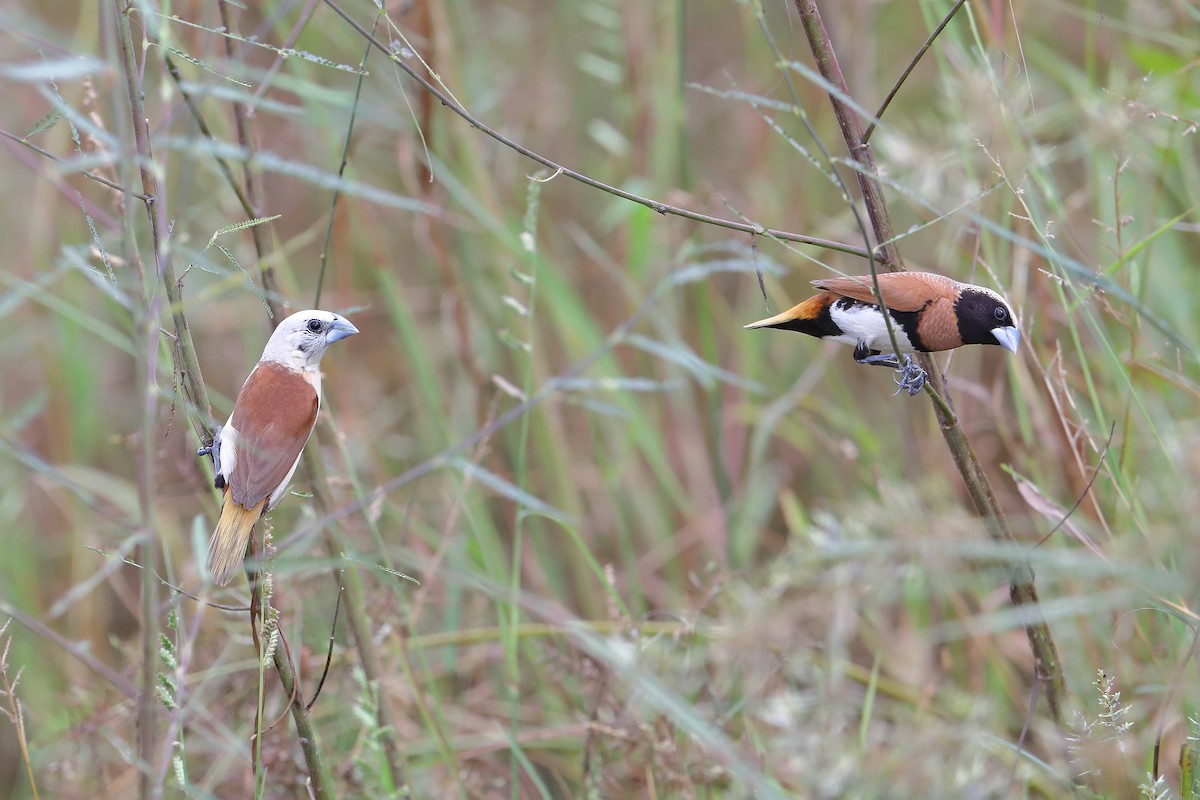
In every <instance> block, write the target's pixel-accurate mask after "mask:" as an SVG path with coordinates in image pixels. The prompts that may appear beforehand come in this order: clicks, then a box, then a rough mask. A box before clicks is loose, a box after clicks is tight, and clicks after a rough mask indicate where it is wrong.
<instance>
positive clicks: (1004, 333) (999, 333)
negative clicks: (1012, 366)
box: [992, 328, 1021, 353]
mask: <svg viewBox="0 0 1200 800" xmlns="http://www.w3.org/2000/svg"><path fill="white" fill-rule="evenodd" d="M992 336H995V337H996V341H997V342H999V343H1000V346H1001V347H1003V348H1004V349H1005V350H1007V351H1008V352H1010V353H1015V352H1017V345H1019V344H1020V343H1021V332H1020V331H1019V330H1017V329H1016V328H992Z"/></svg>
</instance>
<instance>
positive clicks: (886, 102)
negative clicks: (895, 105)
mask: <svg viewBox="0 0 1200 800" xmlns="http://www.w3.org/2000/svg"><path fill="white" fill-rule="evenodd" d="M966 4H967V0H958V2H956V3H955V4H954V6H953V7H952V8H951V9H950V10H949V11H947V12H946V16H944V17H942V21H941V23H939V24H938V26H937V27H936V28H934V29H933V32H932V33H930V34H929V37H928V38H927V39H925V43H924V44H922V45H921V47H920V49H918V50H917V52H916V53H915V54H914V55H913V57H912V60H911V61H909V62H908V66H907V67H905V68H904V72H903V73H901V75H900V77H899V78H897V79H896V82H895V83H894V84H892V90H891V91H890V92H888V94H887V97H885V98H883V102H882V103H881V104H880V105H879V110H878V111H876V112H875V117H874V119H872V120H871V124H870V125H868V126H867V130H866V132H864V133H863V135H862V139H861V140H860V141H861V142H862V143H863V144H866V143H867V142H869V141H871V134H872V133H874V132H875V128H876V127H877V126H878V125H879V119H880V118H881V117H882V116H883V112H885V111H887V108H888V106H890V105H891V104H892V100H894V99H895V98H896V95H897V94H898V93H899V92H900V87H901V86H903V85H904V82H905V81H906V80H908V76H909V75H911V74H912V71H913V70H914V69H916V68H917V64H919V63H920V61H921V59H922V58H924V56H925V53H927V52H928V51H929V48H930V47H932V46H933V42H934V40H935V39H937V37H938V36H940V35H941V34H942V31H944V30H945V29H946V26H947V25H949V24H950V20H952V19H954V15H955V14H957V13H958V10H959V9H960V8H962V7H963V6H964V5H966Z"/></svg>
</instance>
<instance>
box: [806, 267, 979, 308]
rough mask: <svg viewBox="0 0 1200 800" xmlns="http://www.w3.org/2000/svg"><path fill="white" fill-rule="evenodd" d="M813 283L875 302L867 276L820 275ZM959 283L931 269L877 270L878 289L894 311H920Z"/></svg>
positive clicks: (950, 296) (948, 296) (955, 290)
mask: <svg viewBox="0 0 1200 800" xmlns="http://www.w3.org/2000/svg"><path fill="white" fill-rule="evenodd" d="M812 283H813V286H816V287H817V288H818V289H824V290H825V291H827V292H833V293H834V294H840V295H842V296H844V297H849V298H852V299H854V300H860V301H862V302H864V303H875V302H876V300H875V292H874V291H873V289H872V286H871V276H870V275H860V276H855V277H849V278H822V279H821V280H819V281H813V282H812ZM959 287H960V284H959V283H958V281H956V280H954V279H953V278H947V277H946V276H945V275H937V274H935V273H932V272H881V273H879V291H880V292H881V293H882V294H883V302H884V303H885V304H886V305H887V307H888V308H894V309H895V310H896V311H920V310H921V309H922V308H924V307H925V306H926V305H928V304H929V302H930V301H931V300H932V301H936V300H941V299H947V300H952V299H953V298H954V297H956V296H957V295H958V291H959Z"/></svg>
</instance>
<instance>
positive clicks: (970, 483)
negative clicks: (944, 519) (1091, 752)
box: [796, 0, 1067, 730]
mask: <svg viewBox="0 0 1200 800" xmlns="http://www.w3.org/2000/svg"><path fill="white" fill-rule="evenodd" d="M796 9H797V11H799V13H800V18H801V21H802V24H803V26H804V32H805V34H806V36H807V37H808V42H809V47H810V48H811V49H812V53H813V59H814V60H815V61H816V64H817V69H818V71H819V72H820V73H821V76H822V77H823V78H825V80H826V81H828V82H829V84H830V85H832V86H834V87H835V88H836V89H837V92H830V93H829V101H830V103H832V104H833V112H834V115H835V116H836V117H837V121H838V127H839V128H840V129H841V132H842V138H843V139H845V141H846V146H847V148H849V150H850V155H851V157H852V158H854V160H855V161H857V162H858V163H859V165H860V167H861V168H860V169H857V170H855V177H856V178H857V180H858V186H859V190H860V191H861V192H862V197H863V204H864V205H865V207H866V209H867V216H868V218H869V219H870V220H871V229H872V232H873V233H874V235H875V240H876V241H878V242H883V243H884V244H883V245H881V246H880V250H881V253H880V262H881V263H883V264H885V265H886V266H887V267H888V268H889V269H891V270H893V271H896V272H900V271H903V270H904V261H903V259H902V258H901V257H900V251H899V249H898V248H897V247H896V245H895V244H894V243H893V241H892V240H893V238H894V235H893V230H892V222H891V217H890V215H889V214H888V207H887V202H886V201H885V200H884V197H883V187H882V185H881V184H880V182H879V180H878V178H877V175H878V172H877V171H876V168H875V160H874V156H873V155H872V152H871V146H870V145H869V144H867V142H866V141H865V139H864V136H863V130H862V124H861V122H860V121H859V118H858V115H857V114H856V113H855V112H854V109H853V108H851V107H850V105H849V104H848V103H846V102H845V99H844V98H845V97H847V96H848V89H847V86H846V81H845V78H844V77H843V75H842V70H841V67H840V66H839V64H838V60H837V54H836V52H835V51H834V48H833V43H832V42H831V41H830V39H829V34H828V32H827V31H826V30H825V24H824V22H822V20H821V14H820V12H819V11H818V9H817V4H816V2H814V0H796ZM918 361H919V363H920V364H921V367H922V368H923V369H924V370H925V372H926V373H927V376H928V383H927V384H926V388H927V389H928V390H929V393H930V395H931V396H932V397H933V399H934V409H935V411H936V413H937V416H938V423H939V426H940V427H941V430H942V436H943V438H945V440H946V446H947V447H948V448H949V450H950V455H951V457H952V458H953V459H954V464H955V466H956V467H958V471H959V474H960V475H962V479H963V484H964V485H965V486H966V489H967V494H969V495H970V497H971V502H972V504H973V505H974V506H975V511H976V513H978V514H979V516H980V518H981V519H982V520H983V526H984V529H985V530H986V531H987V534H988V536H989V537H990V538H991V539H992V541H994V542H997V543H999V544H1002V545H1004V546H1006V547H1010V548H1013V549H1016V547H1017V540H1016V538H1015V537H1014V536H1013V534H1012V530H1011V529H1010V528H1009V526H1008V519H1007V517H1006V516H1005V514H1004V511H1003V509H1001V508H1000V504H999V502H998V501H997V500H996V495H995V493H994V492H993V491H992V485H991V482H990V481H989V480H988V477H987V473H986V472H985V471H984V469H983V465H982V464H981V463H980V462H979V458H978V457H977V456H976V455H975V450H974V448H972V447H971V443H970V441H969V440H968V439H967V435H966V434H965V433H964V432H963V430H962V428H961V427H959V424H958V419H957V417H955V415H954V412H953V410H952V409H951V408H950V406H949V404H947V403H946V401H945V399H944V396H945V393H946V387H945V383H944V382H943V381H942V376H941V373H940V372H939V371H938V370H937V369H936V367H935V365H934V363H933V361H932V359H930V358H929V356H927V355H925V354H918ZM1009 596H1010V597H1011V598H1012V602H1013V605H1015V606H1017V608H1018V609H1020V610H1021V612H1022V616H1021V619H1022V624H1023V625H1024V627H1025V634H1026V637H1027V638H1028V639H1029V646H1030V649H1031V650H1032V651H1033V656H1034V660H1035V662H1036V667H1035V669H1036V673H1037V679H1038V680H1039V681H1041V682H1042V684H1043V686H1044V689H1045V692H1046V702H1047V705H1048V706H1049V709H1050V716H1051V718H1052V719H1053V720H1054V723H1055V724H1056V725H1057V726H1058V727H1059V729H1060V730H1062V729H1064V727H1065V726H1064V704H1065V702H1066V697H1067V686H1066V679H1065V678H1064V677H1063V671H1062V664H1061V663H1060V662H1059V659H1058V649H1057V647H1056V646H1055V644H1054V638H1053V636H1051V634H1050V627H1049V625H1047V624H1046V620H1045V618H1044V616H1043V615H1042V611H1041V607H1040V605H1039V603H1038V594H1037V585H1036V583H1035V581H1034V575H1033V568H1032V567H1030V565H1029V562H1028V561H1025V560H1023V559H1022V560H1020V561H1019V562H1018V563H1017V564H1016V566H1015V567H1014V568H1013V573H1012V576H1011V579H1010V584H1009Z"/></svg>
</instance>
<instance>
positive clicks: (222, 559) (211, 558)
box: [208, 489, 267, 586]
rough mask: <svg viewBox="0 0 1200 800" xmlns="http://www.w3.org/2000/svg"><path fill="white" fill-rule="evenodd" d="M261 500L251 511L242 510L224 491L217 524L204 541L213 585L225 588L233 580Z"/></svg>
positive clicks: (260, 508)
mask: <svg viewBox="0 0 1200 800" xmlns="http://www.w3.org/2000/svg"><path fill="white" fill-rule="evenodd" d="M266 502H267V501H266V500H263V501H262V502H261V503H259V504H258V505H256V506H254V507H253V508H242V506H240V505H238V504H237V503H235V502H234V501H233V499H232V498H230V496H229V490H228V489H226V490H225V500H224V502H223V503H221V518H220V519H218V520H217V529H216V530H215V531H213V535H212V538H211V539H209V540H208V571H209V572H210V573H212V578H213V582H214V583H216V584H218V585H220V586H225V585H226V584H228V583H229V581H230V580H231V579H232V578H233V575H234V573H235V572H237V569H238V567H240V566H241V565H242V560H243V559H244V558H245V557H246V545H247V544H249V542H250V531H252V530H254V523H256V522H258V518H259V517H260V516H262V510H263V505H264V504H265V503H266Z"/></svg>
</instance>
